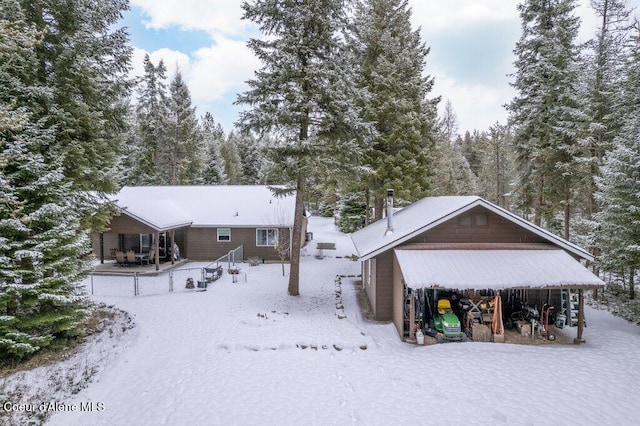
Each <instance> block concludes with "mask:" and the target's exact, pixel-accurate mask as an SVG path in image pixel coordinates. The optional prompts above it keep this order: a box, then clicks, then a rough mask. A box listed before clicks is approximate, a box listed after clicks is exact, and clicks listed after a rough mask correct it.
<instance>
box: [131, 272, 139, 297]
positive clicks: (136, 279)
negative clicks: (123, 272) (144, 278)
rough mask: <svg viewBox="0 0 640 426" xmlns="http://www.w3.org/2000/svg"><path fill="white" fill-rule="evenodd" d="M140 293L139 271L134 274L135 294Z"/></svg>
mask: <svg viewBox="0 0 640 426" xmlns="http://www.w3.org/2000/svg"><path fill="white" fill-rule="evenodd" d="M139 293H140V291H139V289H138V273H137V272H135V273H134V274H133V295H134V296H137V295H138V294H139Z"/></svg>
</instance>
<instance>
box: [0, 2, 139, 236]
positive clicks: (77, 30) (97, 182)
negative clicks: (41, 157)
mask: <svg viewBox="0 0 640 426" xmlns="http://www.w3.org/2000/svg"><path fill="white" fill-rule="evenodd" d="M8 3H11V4H12V5H13V6H11V7H15V8H20V9H21V10H22V11H23V16H24V19H25V20H26V21H27V22H29V23H30V24H33V25H34V26H35V28H36V29H37V30H38V32H39V34H41V36H42V37H43V39H42V41H43V42H42V43H40V44H38V47H37V49H36V50H35V51H34V55H35V56H36V58H37V63H36V64H35V65H34V66H35V69H36V70H37V73H36V75H35V78H36V79H37V82H38V84H39V85H40V86H42V87H47V88H49V89H50V90H51V96H50V97H48V99H47V101H46V103H42V104H40V105H39V108H38V109H34V110H33V111H32V120H37V119H44V120H46V125H47V126H55V132H56V134H55V138H56V143H55V144H53V146H51V147H50V152H49V153H47V155H46V157H49V156H50V157H52V158H54V157H55V158H57V157H60V158H62V159H63V164H62V165H63V171H64V175H65V179H66V180H67V181H68V182H70V183H71V185H72V188H73V190H74V191H75V196H74V197H72V198H73V200H74V202H75V203H77V204H78V208H79V209H81V210H82V211H83V212H82V215H83V220H85V223H84V225H85V226H87V227H89V226H95V227H100V226H101V225H104V224H105V223H106V222H107V221H108V219H109V215H105V214H104V213H103V212H101V211H100V210H99V207H100V206H99V205H96V200H95V199H94V197H93V196H88V194H96V195H97V196H98V197H102V194H104V193H110V192H115V191H116V190H117V189H118V187H119V184H120V179H119V178H120V176H119V173H118V172H119V167H118V166H119V163H120V159H121V155H122V149H123V143H124V136H125V131H126V127H125V126H126V122H125V118H126V114H127V111H128V108H129V106H128V103H127V99H128V96H129V93H130V89H131V83H130V81H129V80H128V78H127V74H128V72H129V69H130V57H131V52H132V48H131V46H130V45H129V43H128V35H127V31H126V29H124V28H117V23H118V21H119V20H120V19H121V18H122V13H123V11H125V10H127V9H128V2H127V1H126V0H66V1H63V2H56V1H50V0H18V1H11V2H3V5H2V9H5V5H6V4H8ZM7 10H8V9H7ZM46 161H49V160H48V159H46Z"/></svg>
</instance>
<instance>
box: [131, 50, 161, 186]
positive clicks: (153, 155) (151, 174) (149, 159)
mask: <svg viewBox="0 0 640 426" xmlns="http://www.w3.org/2000/svg"><path fill="white" fill-rule="evenodd" d="M166 72H167V68H166V67H165V65H164V62H163V61H162V60H160V62H159V63H158V65H157V66H155V65H153V62H151V58H150V57H149V55H145V57H144V76H143V77H142V78H141V80H140V82H139V92H140V94H139V97H138V104H137V106H136V144H135V145H136V151H135V157H136V162H135V163H136V164H135V167H134V170H133V172H132V177H133V178H134V179H135V181H134V182H135V183H136V184H138V185H160V184H162V183H165V182H164V179H163V170H162V166H161V165H162V163H163V148H164V147H166V146H168V145H169V143H170V142H169V137H168V134H167V128H168V127H169V99H168V97H167V86H166V82H165V80H166V78H167V77H166Z"/></svg>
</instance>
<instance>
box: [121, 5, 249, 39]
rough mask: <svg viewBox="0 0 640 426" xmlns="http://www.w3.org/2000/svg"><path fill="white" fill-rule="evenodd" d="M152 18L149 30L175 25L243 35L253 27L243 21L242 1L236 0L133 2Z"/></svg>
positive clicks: (148, 23) (147, 23)
mask: <svg viewBox="0 0 640 426" xmlns="http://www.w3.org/2000/svg"><path fill="white" fill-rule="evenodd" d="M131 4H132V5H134V6H138V7H140V8H141V9H142V10H143V11H144V12H145V13H146V14H147V15H148V16H149V20H148V21H147V22H145V24H146V26H147V27H148V28H155V29H160V28H169V27H171V26H173V25H176V26H179V27H181V28H184V29H186V30H204V31H207V32H210V33H223V34H234V35H238V34H242V32H243V31H244V30H245V29H246V27H247V26H248V25H249V23H248V22H246V21H243V20H241V17H242V14H243V11H242V9H241V8H240V4H241V2H240V1H234V0H161V1H159V0H131Z"/></svg>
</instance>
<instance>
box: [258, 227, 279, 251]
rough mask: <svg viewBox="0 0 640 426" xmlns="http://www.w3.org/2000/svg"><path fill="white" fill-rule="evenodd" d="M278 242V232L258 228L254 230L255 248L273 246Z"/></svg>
mask: <svg viewBox="0 0 640 426" xmlns="http://www.w3.org/2000/svg"><path fill="white" fill-rule="evenodd" d="M277 242H278V230H277V229H267V228H262V229H261V228H258V229H256V245H257V246H263V247H266V246H271V247H272V246H274V245H275V244H276V243H277Z"/></svg>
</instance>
